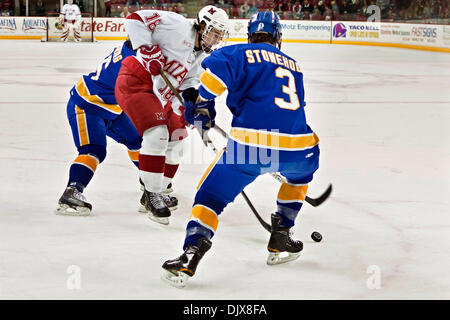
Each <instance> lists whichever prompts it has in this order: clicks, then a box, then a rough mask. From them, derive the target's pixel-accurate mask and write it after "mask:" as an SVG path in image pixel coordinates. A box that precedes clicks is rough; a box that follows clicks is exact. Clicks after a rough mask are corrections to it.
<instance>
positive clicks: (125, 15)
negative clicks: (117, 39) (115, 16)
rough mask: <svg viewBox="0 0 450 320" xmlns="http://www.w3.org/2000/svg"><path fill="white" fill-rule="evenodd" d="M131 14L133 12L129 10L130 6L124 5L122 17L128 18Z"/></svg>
mask: <svg viewBox="0 0 450 320" xmlns="http://www.w3.org/2000/svg"><path fill="white" fill-rule="evenodd" d="M130 14H131V12H130V11H128V7H127V6H124V7H123V9H122V12H121V13H120V16H121V17H122V18H126V17H128V16H129V15H130Z"/></svg>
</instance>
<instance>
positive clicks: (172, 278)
mask: <svg viewBox="0 0 450 320" xmlns="http://www.w3.org/2000/svg"><path fill="white" fill-rule="evenodd" d="M161 279H162V280H163V281H164V282H167V283H168V284H170V285H171V286H174V287H176V288H180V289H182V288H184V287H185V286H186V283H187V281H188V279H189V276H188V275H187V274H186V273H184V272H179V271H173V272H172V271H168V270H166V269H163V273H162V274H161Z"/></svg>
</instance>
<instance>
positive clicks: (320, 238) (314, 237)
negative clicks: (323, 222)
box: [311, 231, 322, 242]
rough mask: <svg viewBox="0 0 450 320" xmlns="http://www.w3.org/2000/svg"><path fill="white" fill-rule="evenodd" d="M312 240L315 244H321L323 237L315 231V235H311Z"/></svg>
mask: <svg viewBox="0 0 450 320" xmlns="http://www.w3.org/2000/svg"><path fill="white" fill-rule="evenodd" d="M311 239H313V240H314V241H315V242H320V241H322V235H321V234H320V233H319V232H317V231H314V232H313V233H311Z"/></svg>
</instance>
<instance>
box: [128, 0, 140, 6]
mask: <svg viewBox="0 0 450 320" xmlns="http://www.w3.org/2000/svg"><path fill="white" fill-rule="evenodd" d="M132 5H133V6H134V5H136V6H138V7H139V6H140V4H139V1H138V0H128V1H127V4H126V6H127V7H129V6H132Z"/></svg>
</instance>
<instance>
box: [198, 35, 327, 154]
mask: <svg viewBox="0 0 450 320" xmlns="http://www.w3.org/2000/svg"><path fill="white" fill-rule="evenodd" d="M202 66H203V68H204V69H205V70H206V71H205V72H204V73H203V74H202V76H201V78H200V80H201V86H200V89H199V93H200V95H201V96H202V97H203V98H205V99H208V100H211V99H214V98H216V97H217V96H219V95H220V94H222V93H223V92H225V90H228V96H227V100H226V103H227V106H228V108H229V109H230V111H231V112H232V114H233V121H232V128H231V131H230V138H231V139H233V140H234V141H235V142H238V143H240V144H244V145H248V146H253V147H263V148H268V149H276V150H283V151H301V150H307V149H310V148H313V147H315V146H316V145H318V142H319V139H318V137H317V135H316V134H315V133H314V132H313V131H312V130H311V128H310V127H309V126H308V124H307V122H306V118H305V112H304V107H305V101H304V88H303V74H302V72H301V71H300V66H299V65H298V63H297V62H296V61H295V60H294V59H292V58H291V57H289V56H287V55H286V54H284V53H282V52H281V51H280V50H278V49H277V48H276V47H275V46H272V45H270V44H266V43H253V44H237V45H231V46H227V47H223V48H221V49H219V50H216V51H214V52H213V53H212V54H211V55H210V56H209V57H207V58H206V59H205V60H203V62H202Z"/></svg>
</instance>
